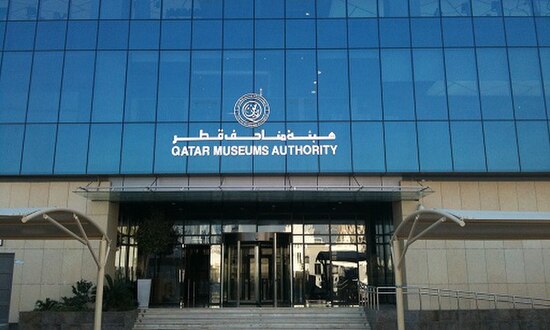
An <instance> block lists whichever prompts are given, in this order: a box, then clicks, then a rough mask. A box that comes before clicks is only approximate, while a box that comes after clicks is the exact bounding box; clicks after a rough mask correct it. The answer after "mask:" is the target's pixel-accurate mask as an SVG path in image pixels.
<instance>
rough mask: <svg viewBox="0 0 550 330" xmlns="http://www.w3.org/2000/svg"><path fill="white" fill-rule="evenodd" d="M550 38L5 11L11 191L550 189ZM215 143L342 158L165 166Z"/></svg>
mask: <svg viewBox="0 0 550 330" xmlns="http://www.w3.org/2000/svg"><path fill="white" fill-rule="evenodd" d="M549 36H550V1H548V0H525V1H510V0H502V1H488V0H435V1H424V0H410V1H407V0H399V1H396V0H391V1H390V0H347V1H346V0H317V1H313V0H311V1H297V0H286V1H264V0H241V1H222V0H109V1H99V0H10V1H8V0H1V1H0V41H1V42H0V63H1V65H0V136H1V137H2V139H0V150H2V152H0V175H20V174H23V175H26V174H29V175H56V174H59V175H64V174H188V173H205V174H231V173H272V174H284V173H418V172H422V173H436V172H443V173H448V172H456V173H483V172H489V173H495V172H512V173H517V172H548V171H549V170H550V137H549V122H550V121H549V111H550V109H549V107H550V37H549ZM260 91H261V92H262V93H263V96H264V97H265V98H266V100H267V101H268V102H269V104H270V108H271V111H270V117H269V120H268V121H267V123H266V124H264V126H262V127H261V128H243V127H241V126H240V125H238V123H237V122H236V121H235V118H234V116H233V107H234V105H235V102H236V101H237V100H238V99H239V97H241V96H242V95H244V94H246V93H250V92H256V93H259V92H260ZM220 129H223V130H224V131H226V132H231V131H232V130H235V131H236V134H238V135H239V136H242V135H245V136H253V135H254V134H256V133H259V132H260V130H264V131H265V133H266V134H268V135H275V134H278V133H277V132H287V131H289V130H290V131H292V132H294V133H296V134H297V135H307V134H308V132H309V131H311V132H312V134H318V135H319V136H326V135H327V134H329V133H330V132H333V133H335V134H336V137H337V138H336V140H335V142H334V144H337V145H338V150H337V152H336V153H335V154H330V155H309V156H295V155H273V154H269V155H245V156H238V157H226V156H223V155H213V154H210V155H204V156H201V157H191V156H189V157H188V156H184V157H175V156H173V155H172V154H171V151H170V150H171V147H172V144H171V140H172V137H173V136H174V135H179V136H197V135H198V134H199V131H200V130H203V131H204V132H209V134H211V135H213V134H217V132H218V130H220ZM319 143H320V145H321V146H322V145H323V144H324V142H319ZM290 144H292V143H291V141H285V142H282V145H284V146H288V145H290ZM294 144H295V145H298V146H299V145H304V146H305V145H308V144H309V145H311V143H308V142H295V143H294ZM197 145H198V146H214V145H221V146H226V145H227V146H233V145H239V146H243V145H244V146H254V145H257V143H256V142H250V141H248V142H242V143H236V142H230V141H223V142H215V143H212V142H200V143H198V144H197ZM263 145H265V146H267V147H269V148H271V147H273V146H279V145H281V143H278V142H265V143H264V144H263Z"/></svg>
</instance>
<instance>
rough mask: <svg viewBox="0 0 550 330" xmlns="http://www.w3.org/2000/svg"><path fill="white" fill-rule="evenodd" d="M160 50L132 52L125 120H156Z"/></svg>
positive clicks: (129, 58) (129, 63) (129, 60)
mask: <svg viewBox="0 0 550 330" xmlns="http://www.w3.org/2000/svg"><path fill="white" fill-rule="evenodd" d="M157 70H158V52H143V51H142V52H140V51H135V52H130V54H129V56H128V76H127V78H126V80H127V81H126V102H125V104H126V108H125V112H124V121H127V122H143V121H154V120H155V116H156V115H155V112H156V104H157V75H158V73H157Z"/></svg>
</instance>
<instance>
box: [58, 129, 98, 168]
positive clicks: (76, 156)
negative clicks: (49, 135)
mask: <svg viewBox="0 0 550 330" xmlns="http://www.w3.org/2000/svg"><path fill="white" fill-rule="evenodd" d="M89 131H90V125H89V124H69V125H59V128H58V130H57V146H56V148H55V165H54V173H55V174H82V173H86V162H87V156H88V134H89Z"/></svg>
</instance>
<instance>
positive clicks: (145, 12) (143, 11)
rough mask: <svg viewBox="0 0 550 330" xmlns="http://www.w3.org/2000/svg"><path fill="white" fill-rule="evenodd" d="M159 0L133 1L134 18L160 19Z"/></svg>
mask: <svg viewBox="0 0 550 330" xmlns="http://www.w3.org/2000/svg"><path fill="white" fill-rule="evenodd" d="M160 2H161V1H159V0H132V18H137V19H159V18H160Z"/></svg>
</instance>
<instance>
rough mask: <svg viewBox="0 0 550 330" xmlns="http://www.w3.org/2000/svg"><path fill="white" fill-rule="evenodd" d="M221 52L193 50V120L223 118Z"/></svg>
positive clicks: (191, 108) (191, 106) (191, 111)
mask: <svg viewBox="0 0 550 330" xmlns="http://www.w3.org/2000/svg"><path fill="white" fill-rule="evenodd" d="M221 60H222V54H221V52H215V51H211V52H208V51H206V52H193V54H192V63H191V105H190V109H189V111H190V113H191V114H190V120H191V121H203V120H207V121H219V120H220V118H221V114H220V108H221V80H222V77H221V73H222V70H221Z"/></svg>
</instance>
